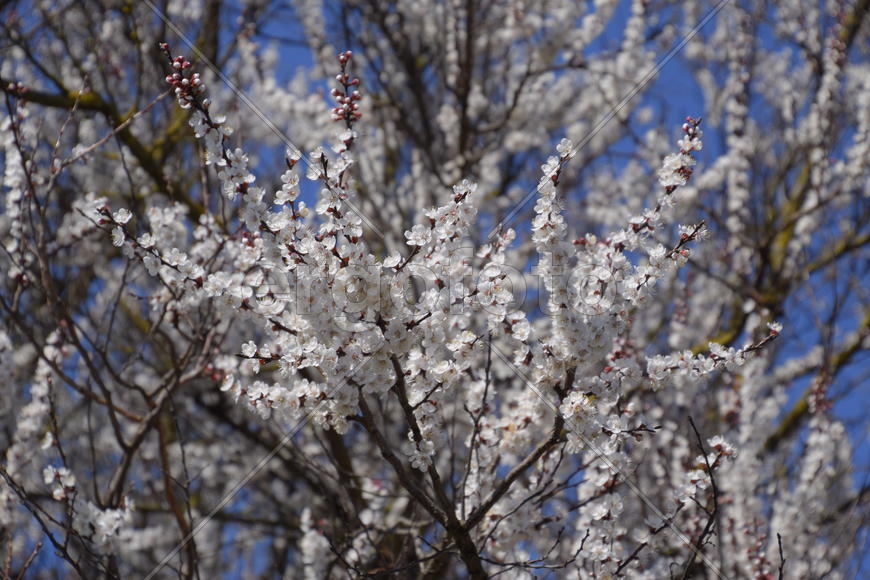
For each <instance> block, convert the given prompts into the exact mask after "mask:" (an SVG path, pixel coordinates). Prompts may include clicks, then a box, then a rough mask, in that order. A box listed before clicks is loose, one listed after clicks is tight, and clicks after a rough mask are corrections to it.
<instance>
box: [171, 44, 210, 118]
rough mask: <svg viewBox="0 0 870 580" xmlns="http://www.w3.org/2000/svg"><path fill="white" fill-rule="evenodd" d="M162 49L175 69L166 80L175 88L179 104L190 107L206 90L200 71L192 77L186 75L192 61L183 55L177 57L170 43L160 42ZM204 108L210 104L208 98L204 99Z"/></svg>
mask: <svg viewBox="0 0 870 580" xmlns="http://www.w3.org/2000/svg"><path fill="white" fill-rule="evenodd" d="M160 50H162V51H163V52H164V54H166V57H167V58H168V59H169V62H170V64H171V65H172V68H173V69H174V71H173V72H172V74H169V75H166V82H167V83H168V84H169V85H171V86H172V87H173V88H175V98H176V99H177V100H178V104H179V106H181V108H182V109H189V108H190V107H192V106H193V105H194V104H195V103H196V95H200V94H202V93H204V92H205V85H204V84H202V79H200V77H199V73H193V75H191V76H190V78H187V77H185V76H184V71H185V70H187V69H189V68H190V67H191V64H190V61H189V60H187V59H186V58H184V56H182V55H178V56H176V57H175V58H173V57H172V54H171V53H170V52H169V45H168V44H167V43H165V42H161V43H160ZM201 104H202V108H204V109H207V108H208V105H209V100H208V99H203V101H202V103H201Z"/></svg>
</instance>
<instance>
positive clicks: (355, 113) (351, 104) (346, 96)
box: [332, 50, 362, 129]
mask: <svg viewBox="0 0 870 580" xmlns="http://www.w3.org/2000/svg"><path fill="white" fill-rule="evenodd" d="M352 58H353V52H351V51H349V50H346V51H344V52H341V53H339V54H338V62H339V64H340V65H341V73H339V74H337V75H335V80H336V81H338V83H339V84H340V85H341V86H342V88H343V90H342V89H339V88H334V89H332V96H333V97H335V101H336V103H338V106H337V107H333V108H332V120H333V121H344V122H345V123H346V124H347V128H348V129H350V128H351V127H352V126H353V123H354V121H358V120H359V119H360V118H361V117H362V113H360V112H359V101H361V100H362V95H361V94H360V92H359V91H358V90H356V88H355V87H357V86H359V79H358V78H351V77H350V75H349V74H348V73H347V64H348V63H349V62H350V60H351V59H352Z"/></svg>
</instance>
